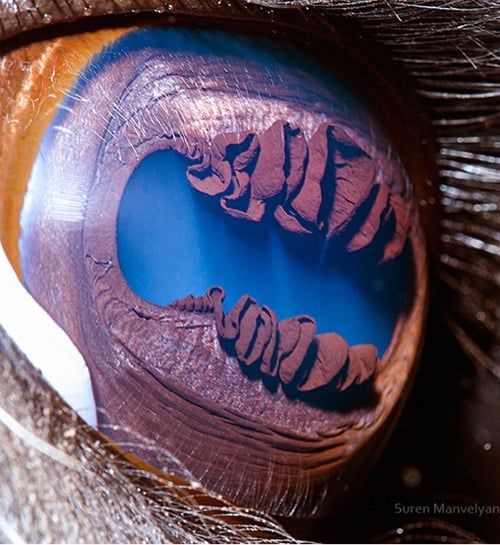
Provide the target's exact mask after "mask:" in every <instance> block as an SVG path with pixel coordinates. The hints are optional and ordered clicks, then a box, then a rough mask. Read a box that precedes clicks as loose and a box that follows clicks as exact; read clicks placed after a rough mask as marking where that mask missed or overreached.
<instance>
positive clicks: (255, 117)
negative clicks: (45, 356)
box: [4, 26, 427, 518]
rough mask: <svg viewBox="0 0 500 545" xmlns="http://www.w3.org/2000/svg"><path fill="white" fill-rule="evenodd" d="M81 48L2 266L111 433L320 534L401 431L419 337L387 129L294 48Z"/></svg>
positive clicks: (258, 39)
mask: <svg viewBox="0 0 500 545" xmlns="http://www.w3.org/2000/svg"><path fill="white" fill-rule="evenodd" d="M73 39H74V38H73ZM85 40H87V42H86V44H87V45H86V47H87V48H88V51H89V54H88V55H87V56H86V57H85V55H83V56H82V57H83V58H79V59H78V61H75V64H78V65H79V66H80V67H81V68H80V69H79V70H78V71H76V70H74V69H73V73H72V72H71V70H70V71H69V72H70V73H71V76H72V77H69V76H67V77H65V78H63V77H61V76H58V73H57V70H54V71H53V74H52V81H53V84H54V85H56V86H57V85H59V91H61V90H62V91H63V93H62V94H63V95H64V96H63V98H62V99H61V101H60V102H59V103H58V104H57V107H56V108H55V111H54V114H53V115H52V116H51V117H50V118H49V119H48V122H47V124H46V125H47V126H46V127H45V128H44V130H43V131H40V132H41V133H42V134H41V136H40V143H39V147H38V148H37V149H36V151H35V152H34V154H33V161H32V168H31V169H30V172H29V176H28V177H27V183H26V187H25V190H21V191H20V190H19V184H18V185H15V184H14V181H13V182H11V185H10V186H7V190H8V192H9V194H10V195H11V197H12V200H13V201H16V202H17V208H18V212H17V215H16V219H15V221H11V222H10V223H9V228H8V230H7V231H8V232H7V233H6V234H5V236H4V239H6V240H9V241H10V246H9V244H6V247H10V248H11V251H10V253H9V257H10V258H11V261H12V262H13V263H15V264H16V266H17V270H18V272H19V276H20V278H21V280H22V282H23V284H24V285H25V286H26V288H27V289H28V290H29V292H30V293H31V294H32V295H33V297H34V298H35V299H36V300H37V301H38V302H39V303H40V304H41V305H42V306H43V307H44V308H45V309H46V310H47V311H48V312H49V314H50V315H51V316H52V317H53V318H54V320H55V321H56V322H57V323H59V324H60V325H61V326H62V327H63V329H64V330H65V331H66V332H67V333H68V335H69V337H70V338H71V339H72V341H73V342H74V343H75V345H76V346H77V347H78V349H79V350H80V352H81V353H82V355H83V357H84V359H85V361H86V364H87V365H88V367H89V370H90V375H91V379H92V386H93V391H94V396H95V399H96V404H97V408H98V426H99V428H100V429H101V430H102V431H103V432H104V433H106V434H107V435H108V436H110V437H111V438H112V439H113V440H115V441H117V442H118V443H120V444H123V445H126V448H128V449H130V450H132V452H133V453H134V454H135V455H138V456H140V457H142V458H143V459H144V460H146V461H147V462H148V463H150V464H152V465H153V466H156V467H157V468H159V469H160V470H163V471H166V472H169V473H172V474H176V475H179V476H182V477H186V476H187V477H189V478H190V479H195V480H199V481H200V482H202V483H203V484H204V485H206V486H208V487H210V488H213V489H215V490H216V491H217V492H220V493H222V494H224V495H226V496H227V497H229V498H231V499H233V500H236V501H238V502H240V503H244V504H247V505H252V506H255V507H258V508H263V509H265V510H266V511H268V512H271V513H273V514H275V515H281V516H284V517H294V516H297V517H301V518H311V517H312V518H314V517H317V516H322V515H324V513H325V512H326V511H328V510H329V509H331V508H332V506H335V505H337V504H338V503H339V502H341V501H342V500H341V499H340V498H341V496H342V494H341V495H340V496H339V490H340V488H339V487H341V486H344V481H343V479H344V477H342V475H343V474H344V472H346V468H347V467H348V464H364V463H365V461H366V459H367V457H368V456H369V452H368V448H367V445H369V444H371V443H372V442H373V441H374V440H375V439H374V438H378V440H380V441H381V440H382V438H383V437H384V436H385V430H386V429H387V428H388V427H390V426H388V425H387V426H386V424H389V422H390V420H391V419H392V418H393V416H392V415H393V413H394V412H395V407H396V406H397V405H398V404H399V402H400V397H401V395H402V392H403V390H404V388H405V387H406V385H407V384H408V381H409V377H410V376H411V371H412V368H413V366H414V363H415V360H416V354H417V351H418V345H419V342H420V337H421V331H422V324H423V320H424V311H425V301H426V291H427V289H426V287H427V276H426V275H427V272H426V250H425V241H424V238H423V234H422V230H421V227H420V223H419V217H418V214H417V210H416V208H417V205H416V201H415V197H414V194H413V189H412V184H411V181H410V179H409V177H408V174H407V171H406V169H405V166H404V164H403V160H402V159H401V158H400V156H399V155H398V149H399V145H398V144H397V142H396V141H395V140H394V137H393V134H392V131H391V130H390V129H389V128H388V126H390V125H391V123H388V126H386V125H385V124H384V116H381V115H379V114H378V112H376V111H375V110H374V108H373V103H372V102H370V101H368V102H366V101H364V100H363V95H362V93H361V92H360V90H359V89H358V88H357V87H356V86H355V85H354V84H353V81H352V78H348V77H347V72H348V71H346V70H345V66H346V64H348V63H347V62H346V59H345V58H342V61H339V62H335V54H333V53H332V54H330V53H329V54H328V60H327V62H325V59H318V58H317V56H315V55H313V49H310V48H308V47H307V46H306V45H299V42H300V40H299V41H296V43H294V44H291V43H288V42H286V41H285V40H282V39H281V38H277V37H274V38H273V39H271V38H269V37H266V36H265V35H258V34H249V33H243V32H237V31H234V32H232V31H229V30H228V29H224V30H221V29H220V28H218V29H216V28H211V27H203V28H195V27H192V26H190V27H187V26H186V27H182V26H175V27H169V28H144V29H136V28H135V29H131V30H130V29H129V30H120V31H115V32H107V33H106V32H96V33H94V34H92V35H89V36H87V37H84V38H82V43H83V42H84V41H85ZM90 43H91V44H92V46H91V45H89V44H90ZM314 51H316V50H314ZM340 54H341V53H339V55H340ZM342 54H343V53H342ZM58 55H59V60H58V61H57V62H59V63H60V62H61V61H60V55H61V54H60V53H58ZM65 62H66V64H67V66H70V65H71V63H72V62H73V61H70V60H68V59H67V60H66V61H65ZM66 68H67V67H66ZM351 69H352V70H354V69H353V68H352V66H351ZM61 73H65V74H67V73H68V71H67V70H66V71H65V70H62V71H61ZM58 78H59V79H58ZM354 80H356V81H358V78H354ZM54 82H55V83H54ZM388 109H390V108H388ZM37 116H38V118H39V119H40V118H41V117H43V116H45V117H47V118H48V113H47V112H44V111H43V108H42V107H41V108H40V111H38V112H37V113H34V114H33V117H34V118H36V117H37ZM15 182H16V184H17V182H18V180H16V181H15ZM131 444H133V445H134V446H132V447H129V445H131ZM222 471H223V472H224V478H221V472H222ZM347 473H349V471H347ZM339 483H340V484H339Z"/></svg>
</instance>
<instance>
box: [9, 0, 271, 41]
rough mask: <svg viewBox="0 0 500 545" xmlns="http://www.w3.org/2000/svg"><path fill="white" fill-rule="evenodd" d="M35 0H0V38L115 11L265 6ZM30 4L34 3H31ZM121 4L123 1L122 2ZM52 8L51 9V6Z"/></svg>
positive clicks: (181, 0) (175, 0)
mask: <svg viewBox="0 0 500 545" xmlns="http://www.w3.org/2000/svg"><path fill="white" fill-rule="evenodd" d="M40 3H41V2H38V0H33V2H29V1H28V0H14V2H8V0H0V42H2V41H4V40H6V39H8V38H13V37H15V36H19V35H21V34H25V33H27V32H29V31H33V30H35V29H41V28H45V27H48V26H49V25H51V26H52V25H56V24H61V23H75V22H77V21H82V20H83V21H87V20H91V19H95V18H100V17H110V16H118V15H124V16H126V15H137V16H138V15H147V14H154V15H162V14H168V13H172V14H175V15H188V16H189V15H196V14H200V15H207V14H211V15H214V16H220V17H227V16H228V15H229V14H230V13H229V12H230V11H231V12H234V15H239V16H245V15H253V16H256V15H258V14H259V13H265V11H266V8H263V7H262V6H260V5H258V4H255V5H254V4H253V2H252V0H245V3H241V4H239V3H238V4H237V7H235V3H234V2H233V3H231V2H227V4H226V3H223V2H222V3H219V2H210V1H207V0H202V1H201V2H199V3H198V2H193V1H192V0H169V1H166V0H129V1H126V2H116V1H115V0H85V1H84V2H80V3H79V4H78V5H77V6H72V5H70V3H69V2H64V4H63V3H62V2H57V1H56V0H51V1H49V2H44V4H43V5H44V7H43V8H42V7H41V6H40V5H39V4H40ZM33 4H35V5H34V6H33ZM122 4H123V5H122ZM51 8H52V9H51Z"/></svg>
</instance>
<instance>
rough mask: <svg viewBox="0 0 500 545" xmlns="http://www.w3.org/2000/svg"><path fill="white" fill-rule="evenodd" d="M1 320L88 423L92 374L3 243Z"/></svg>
mask: <svg viewBox="0 0 500 545" xmlns="http://www.w3.org/2000/svg"><path fill="white" fill-rule="evenodd" d="M0 278H1V279H2V281H1V282H0V301H2V304H1V305H0V323H1V324H2V327H3V328H4V329H5V330H6V332H7V334H8V335H9V336H10V338H11V339H12V340H13V341H14V342H15V343H16V345H17V346H18V348H19V349H20V350H22V351H23V352H24V353H25V355H26V357H27V358H28V359H29V361H30V362H31V363H32V364H33V365H34V366H35V367H36V368H37V369H39V370H40V371H41V373H42V375H43V377H44V378H45V380H46V381H47V382H48V383H49V384H50V385H51V386H52V387H53V388H54V389H55V390H56V391H57V392H59V393H60V394H61V396H62V397H63V399H64V400H65V401H66V402H67V403H68V404H69V405H70V406H71V407H73V408H74V409H75V411H76V412H77V413H78V414H79V415H80V416H81V417H82V418H83V420H85V422H87V424H89V425H90V426H94V427H95V426H96V424H97V417H96V410H95V401H94V395H93V393H92V387H91V384H90V375H89V371H88V369H87V366H86V364H85V362H84V360H83V357H82V355H81V354H80V352H79V351H78V350H77V348H76V347H75V345H74V344H73V343H72V342H71V341H70V339H69V337H68V336H67V335H66V333H65V332H64V331H63V330H62V329H61V328H60V327H59V326H58V325H57V324H56V323H55V322H54V321H53V320H52V318H50V316H49V315H48V314H47V313H46V312H45V311H44V310H43V309H42V307H41V306H40V305H39V304H38V303H36V301H35V300H34V299H33V298H32V297H31V295H30V294H29V293H28V292H27V291H26V289H25V288H24V287H23V286H22V284H21V283H20V282H19V280H18V279H17V276H16V274H15V272H14V270H13V269H12V266H11V265H10V263H9V261H8V259H7V256H6V255H5V252H4V250H3V247H2V245H1V244H0Z"/></svg>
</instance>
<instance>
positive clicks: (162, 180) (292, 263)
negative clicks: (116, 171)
mask: <svg viewBox="0 0 500 545" xmlns="http://www.w3.org/2000/svg"><path fill="white" fill-rule="evenodd" d="M187 166H188V161H187V159H186V158H184V157H182V156H181V155H180V154H179V153H177V152H175V151H172V150H168V151H158V152H155V153H153V154H151V155H149V156H148V157H146V158H145V159H144V160H143V161H142V162H141V163H140V164H139V165H138V167H137V168H136V169H135V171H134V173H133V174H132V176H131V177H130V179H129V181H128V183H127V185H126V188H125V191H124V193H123V196H122V199H121V201H120V206H119V212H118V219H117V247H118V257H119V261H120V267H121V269H122V272H123V274H124V276H125V279H126V280H127V282H128V284H129V286H130V288H131V289H132V290H133V291H134V292H135V293H136V294H137V295H138V296H140V297H141V298H143V299H145V300H147V301H149V302H151V303H154V304H157V305H168V304H170V303H172V302H173V301H174V300H176V299H181V298H183V297H185V296H186V295H188V294H193V295H196V296H200V295H203V294H204V293H205V292H206V290H207V289H208V288H209V287H210V286H213V285H220V286H223V287H224V289H225V291H226V293H227V298H226V301H225V308H226V309H230V308H231V307H232V306H234V304H235V303H236V301H237V299H238V298H239V297H240V296H241V295H243V294H249V295H251V296H252V297H253V298H255V299H256V300H257V301H258V303H259V304H260V305H268V306H270V307H271V308H272V309H273V310H274V311H275V312H276V314H277V316H278V318H279V319H280V320H283V319H286V318H290V317H292V316H294V315H298V314H309V315H311V316H313V317H314V318H315V319H316V322H317V327H318V333H325V332H328V331H336V332H338V333H339V334H340V335H342V336H343V337H344V338H345V339H346V340H347V341H348V342H349V343H350V344H358V343H366V342H370V343H372V344H375V346H376V347H377V348H378V351H379V354H381V355H382V354H383V352H384V350H385V349H386V348H387V346H388V344H389V342H390V340H391V336H392V333H393V330H394V326H395V323H396V320H397V318H398V315H399V314H400V312H401V310H402V308H403V305H404V301H405V300H407V299H408V294H405V286H407V285H409V284H410V282H409V274H408V256H407V252H403V254H402V255H401V256H399V257H398V258H397V259H395V260H393V261H391V262H389V263H386V264H384V265H382V266H378V267H377V266H376V265H375V264H374V260H373V255H372V252H373V249H372V251H367V252H358V253H349V252H347V251H346V250H345V249H344V248H343V247H342V246H341V245H340V244H330V246H329V247H328V249H326V250H325V241H324V238H323V237H311V236H308V237H301V236H299V235H296V234H291V233H284V232H283V230H282V229H281V228H280V226H279V225H278V224H277V223H276V222H275V221H273V219H272V217H269V215H267V216H265V217H264V218H263V219H262V220H261V221H260V222H259V223H255V222H252V221H248V220H241V219H235V218H231V217H230V216H228V215H227V214H224V213H223V211H222V210H221V208H220V206H218V204H217V203H216V202H215V201H214V200H211V199H209V198H208V197H207V196H206V195H203V194H200V193H199V192H197V191H195V190H194V189H193V188H192V187H191V186H190V184H189V183H188V181H187V179H186V169H187Z"/></svg>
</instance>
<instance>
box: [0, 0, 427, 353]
mask: <svg viewBox="0 0 500 545" xmlns="http://www.w3.org/2000/svg"><path fill="white" fill-rule="evenodd" d="M184 7H185V6H182V9H181V10H180V11H181V12H182V10H183V9H184ZM173 11H174V12H175V9H174V10H173ZM43 19H44V17H43V16H42V20H41V22H42V23H47V22H50V21H48V19H47V18H46V17H45V20H43ZM3 24H4V28H5V29H7V30H6V32H7V33H8V32H9V29H12V28H13V27H11V26H9V24H8V21H5V22H4V23H3ZM11 32H13V31H12V30H11ZM394 99H395V101H396V102H399V103H400V107H402V106H403V103H405V98H403V96H401V98H400V99H399V100H398V99H397V97H394ZM404 110H405V108H402V111H401V113H402V114H403V112H404ZM401 125H405V123H404V122H403V123H401ZM408 125H410V124H409V123H408ZM393 129H394V131H395V132H397V128H395V127H394V128H393ZM415 132H416V134H420V130H416V131H415ZM426 138H428V137H426ZM415 142H417V145H419V144H421V142H419V138H416V137H415V136H414V137H413V138H409V139H408V144H407V145H408V146H410V147H411V149H406V150H405V149H404V145H403V146H402V150H401V156H402V158H403V161H404V162H405V164H406V167H407V170H408V171H409V172H410V178H411V179H412V180H417V183H416V192H417V201H418V202H419V203H422V202H425V203H426V205H428V204H429V202H432V201H431V199H432V197H431V199H429V193H428V187H427V188H426V186H427V182H429V181H430V182H431V183H432V179H433V174H432V166H431V165H432V163H431V162H430V161H429V159H428V152H427V151H425V149H424V151H422V153H420V154H418V153H415V151H416V150H415V148H414V145H413V143H415ZM423 147H424V148H425V145H424V146H423ZM417 163H418V164H417ZM422 163H427V164H429V165H430V166H429V168H427V167H426V168H424V169H422V168H421V165H422ZM422 171H423V172H424V174H422ZM419 178H420V180H419ZM419 187H424V189H423V192H422V193H419V192H420V191H421V190H420V189H419ZM422 208H425V211H426V212H427V211H428V210H429V209H431V210H433V209H434V207H433V206H423V207H422ZM433 214H434V213H433V212H432V213H431V216H433ZM423 223H424V224H426V225H427V226H431V225H435V224H436V223H437V222H436V221H435V217H432V218H431V219H429V217H428V216H426V215H425V214H424V218H423ZM431 239H433V240H437V236H436V237H431ZM426 297H427V296H424V297H423V303H422V311H423V309H424V307H425V306H426V303H425V299H426ZM420 327H421V326H420ZM419 336H421V333H419V334H418V335H417V337H419ZM413 356H415V354H413Z"/></svg>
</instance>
